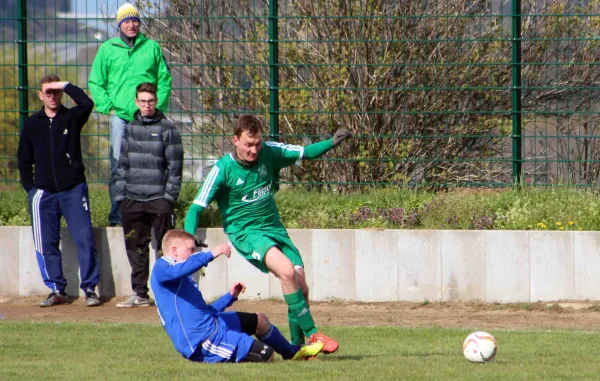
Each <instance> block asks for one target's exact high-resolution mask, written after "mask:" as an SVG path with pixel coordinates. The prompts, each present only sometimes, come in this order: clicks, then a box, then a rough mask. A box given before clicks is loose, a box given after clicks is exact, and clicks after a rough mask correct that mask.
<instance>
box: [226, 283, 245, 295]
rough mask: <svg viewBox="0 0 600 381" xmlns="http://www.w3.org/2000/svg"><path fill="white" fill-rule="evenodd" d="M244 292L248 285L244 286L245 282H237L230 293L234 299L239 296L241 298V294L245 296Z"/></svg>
mask: <svg viewBox="0 0 600 381" xmlns="http://www.w3.org/2000/svg"><path fill="white" fill-rule="evenodd" d="M244 291H246V285H245V284H244V282H235V283H234V284H233V285H232V286H231V288H230V289H229V293H230V294H231V296H233V297H234V298H237V297H238V296H240V294H243V293H244Z"/></svg>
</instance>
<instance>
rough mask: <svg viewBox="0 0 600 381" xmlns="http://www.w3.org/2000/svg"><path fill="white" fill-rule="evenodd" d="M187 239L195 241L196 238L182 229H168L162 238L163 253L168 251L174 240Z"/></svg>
mask: <svg viewBox="0 0 600 381" xmlns="http://www.w3.org/2000/svg"><path fill="white" fill-rule="evenodd" d="M187 239H191V240H192V241H194V242H196V238H195V237H194V236H193V235H191V234H190V233H188V232H186V231H185V230H183V229H173V230H169V231H168V232H167V233H166V234H165V236H164V237H163V239H162V251H163V253H168V251H169V250H170V249H171V247H173V245H174V244H175V241H178V240H187Z"/></svg>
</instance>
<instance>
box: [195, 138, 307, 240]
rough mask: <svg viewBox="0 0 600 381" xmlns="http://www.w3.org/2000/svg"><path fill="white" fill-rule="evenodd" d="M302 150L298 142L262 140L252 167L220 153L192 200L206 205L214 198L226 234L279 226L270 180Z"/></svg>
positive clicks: (301, 153)
mask: <svg viewBox="0 0 600 381" xmlns="http://www.w3.org/2000/svg"><path fill="white" fill-rule="evenodd" d="M303 153H304V147H302V146H296V145H288V144H283V143H277V142H265V143H264V144H263V146H262V148H261V150H260V152H259V154H258V159H257V163H256V164H255V165H253V166H252V167H243V166H241V165H240V164H238V163H237V162H236V161H235V159H234V157H233V155H232V154H229V155H227V156H224V157H222V158H221V159H220V160H219V161H218V162H217V163H216V164H215V165H214V166H213V168H212V169H211V170H210V172H209V173H208V176H207V178H206V181H205V182H204V184H203V186H202V188H201V189H200V191H199V192H198V194H197V195H196V198H195V200H194V204H196V205H198V206H200V207H202V208H206V207H207V206H208V205H209V204H210V203H211V201H212V200H213V199H216V201H217V204H218V206H219V210H220V211H221V215H222V217H223V228H224V230H225V233H226V234H236V233H238V232H241V231H247V230H263V229H283V225H282V224H281V220H280V219H279V212H278V211H277V206H276V205H275V199H274V197H273V195H274V189H273V180H274V177H275V175H276V173H277V172H278V171H279V170H280V169H282V168H285V167H287V166H290V165H293V164H294V163H299V161H300V160H301V159H302V156H303ZM186 230H188V229H186ZM194 230H195V229H194Z"/></svg>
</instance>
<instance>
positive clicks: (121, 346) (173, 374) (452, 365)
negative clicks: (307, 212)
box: [0, 321, 600, 381]
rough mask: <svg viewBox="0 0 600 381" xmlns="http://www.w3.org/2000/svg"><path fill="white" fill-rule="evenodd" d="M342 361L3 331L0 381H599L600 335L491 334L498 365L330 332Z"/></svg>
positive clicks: (37, 327)
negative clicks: (256, 360)
mask: <svg viewBox="0 0 600 381" xmlns="http://www.w3.org/2000/svg"><path fill="white" fill-rule="evenodd" d="M327 332H328V333H330V334H331V335H333V336H335V337H337V338H338V339H339V341H340V345H341V349H340V351H339V353H336V354H333V355H329V356H320V360H319V361H309V362H284V361H282V360H278V361H276V362H275V363H274V364H224V365H205V364H195V363H191V362H188V361H186V360H184V359H183V358H181V357H180V356H179V355H178V354H177V353H176V352H175V350H174V349H173V347H172V346H171V343H170V342H169V340H168V338H167V336H166V334H165V333H164V331H163V330H162V328H160V327H158V326H156V325H151V324H107V323H101V324H89V323H32V322H8V321H4V322H0V380H3V381H7V380H60V381H65V380H192V379H203V380H211V381H213V380H285V381H292V380H303V381H305V380H319V381H333V380H361V381H366V380H378V381H380V380H478V381H481V380H597V379H599V377H600V376H599V375H600V358H599V356H598V351H597V349H598V348H600V335H599V334H598V333H592V332H582V331H507V330H498V331H492V332H491V333H492V334H493V335H494V336H495V337H496V339H497V340H498V343H499V352H498V355H497V357H496V359H495V360H494V361H493V362H491V363H488V364H471V363H469V362H467V361H466V360H465V359H464V358H463V356H462V352H461V344H462V340H463V339H464V338H465V337H466V335H467V334H468V333H469V332H468V331H466V330H461V329H443V328H435V327H434V328H401V327H339V328H336V327H328V328H327Z"/></svg>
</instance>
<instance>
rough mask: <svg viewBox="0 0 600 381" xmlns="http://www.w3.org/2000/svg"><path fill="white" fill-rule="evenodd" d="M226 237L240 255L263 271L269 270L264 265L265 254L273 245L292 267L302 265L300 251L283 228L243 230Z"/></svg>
mask: <svg viewBox="0 0 600 381" xmlns="http://www.w3.org/2000/svg"><path fill="white" fill-rule="evenodd" d="M227 238H229V241H230V242H231V244H232V245H233V247H235V249H236V250H237V251H238V253H240V255H241V256H242V257H244V258H246V260H247V261H248V262H250V263H251V264H252V265H254V266H255V267H256V268H257V269H259V270H260V271H262V272H264V273H268V272H269V270H268V269H267V266H266V265H265V255H266V254H267V251H269V249H270V248H272V247H273V246H277V247H278V248H279V250H281V251H282V252H283V254H284V255H285V256H286V257H288V258H289V260H290V261H291V262H292V264H293V265H294V267H304V262H302V257H301V256H300V252H299V251H298V249H297V248H296V246H294V244H293V243H292V240H291V239H290V236H289V235H288V234H287V232H286V231H285V230H264V231H251V232H243V233H237V234H230V235H228V236H227Z"/></svg>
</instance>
